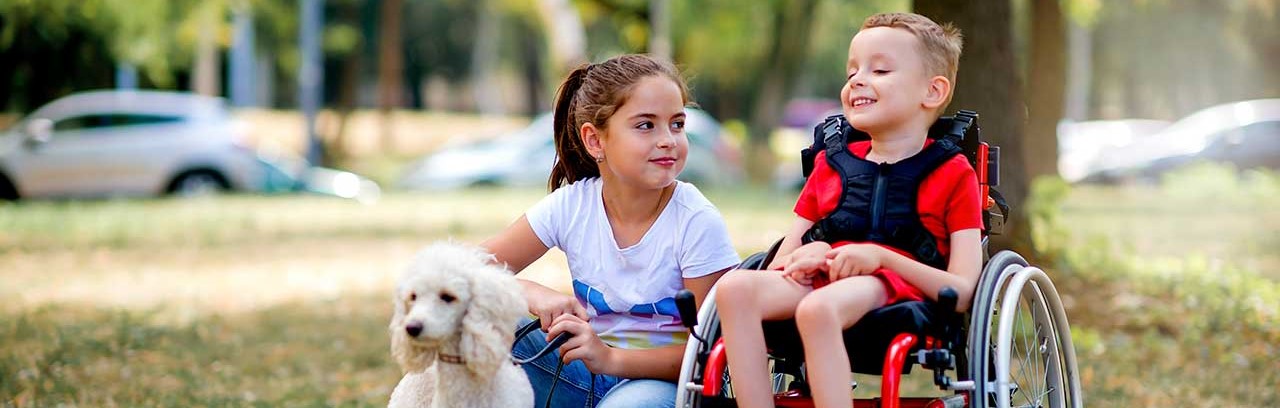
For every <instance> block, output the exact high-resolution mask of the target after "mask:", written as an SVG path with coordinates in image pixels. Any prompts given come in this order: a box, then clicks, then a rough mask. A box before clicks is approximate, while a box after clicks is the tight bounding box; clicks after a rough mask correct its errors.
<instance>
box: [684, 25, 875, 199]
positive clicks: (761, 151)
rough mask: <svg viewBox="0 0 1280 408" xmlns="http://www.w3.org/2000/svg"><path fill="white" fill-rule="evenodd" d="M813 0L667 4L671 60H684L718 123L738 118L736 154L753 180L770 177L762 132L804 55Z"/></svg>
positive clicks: (775, 118)
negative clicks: (743, 134)
mask: <svg viewBox="0 0 1280 408" xmlns="http://www.w3.org/2000/svg"><path fill="white" fill-rule="evenodd" d="M819 3H820V1H819V0H803V1H778V0H775V1H767V2H760V3H757V4H756V6H755V7H740V5H739V4H737V3H734V2H731V1H728V0H701V1H689V2H677V3H676V4H673V7H674V10H673V12H672V15H673V16H677V17H678V19H677V20H676V21H674V22H673V24H672V25H673V27H672V28H673V33H672V34H673V37H674V38H676V39H677V42H676V50H675V58H676V60H678V61H682V62H684V63H685V64H687V69H688V71H689V72H688V73H689V74H690V77H691V78H692V82H693V83H694V84H695V86H694V89H695V92H696V93H697V95H699V98H698V100H699V103H701V104H703V105H704V106H705V107H707V108H708V109H710V110H711V111H712V113H713V114H714V115H715V116H716V117H719V118H721V119H722V120H725V119H730V118H738V119H743V120H744V121H746V124H747V140H746V144H745V146H744V151H745V156H746V158H747V161H746V163H747V171H748V174H749V176H750V178H751V180H752V181H753V182H756V183H763V182H765V181H767V180H768V178H769V177H770V176H771V175H772V169H773V165H774V158H773V153H772V150H770V149H769V137H770V135H771V134H772V132H773V129H774V128H776V127H777V126H778V124H779V122H780V119H781V117H782V112H783V108H784V106H785V105H786V102H787V100H788V99H790V97H791V93H792V90H793V89H794V88H795V85H796V83H797V78H798V77H799V76H800V72H801V69H802V68H803V67H804V66H805V61H806V60H807V57H808V56H809V50H810V38H812V33H813V27H814V26H815V24H814V23H813V22H814V21H815V19H816V18H817V14H816V11H817V10H818V5H819ZM851 34H852V33H848V34H845V35H851ZM845 41H848V37H846V38H845ZM836 89H838V87H837V88H836Z"/></svg>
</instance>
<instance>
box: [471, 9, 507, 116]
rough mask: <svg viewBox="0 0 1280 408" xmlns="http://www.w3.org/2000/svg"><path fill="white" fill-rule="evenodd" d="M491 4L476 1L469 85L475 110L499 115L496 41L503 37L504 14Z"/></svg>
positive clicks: (499, 92)
mask: <svg viewBox="0 0 1280 408" xmlns="http://www.w3.org/2000/svg"><path fill="white" fill-rule="evenodd" d="M495 3H496V2H495V1H494V0H475V4H476V11H477V13H476V20H477V21H476V26H475V41H474V43H473V44H472V47H471V72H470V76H471V83H472V88H471V89H472V93H473V94H474V95H475V96H474V98H475V101H476V110H477V111H479V112H480V113H484V114H493V115H497V114H502V113H503V112H504V111H505V109H504V108H503V103H502V102H503V101H502V90H501V89H500V84H499V83H498V82H499V79H498V77H497V68H498V63H499V60H498V59H499V57H500V55H498V51H499V50H498V41H499V40H500V39H501V37H502V26H503V24H502V19H503V14H502V13H501V11H500V10H499V9H498V8H497V4H495Z"/></svg>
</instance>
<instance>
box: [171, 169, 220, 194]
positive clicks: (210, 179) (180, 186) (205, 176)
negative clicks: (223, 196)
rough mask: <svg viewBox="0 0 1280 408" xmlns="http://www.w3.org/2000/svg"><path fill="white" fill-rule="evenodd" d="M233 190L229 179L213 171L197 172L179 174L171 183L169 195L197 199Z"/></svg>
mask: <svg viewBox="0 0 1280 408" xmlns="http://www.w3.org/2000/svg"><path fill="white" fill-rule="evenodd" d="M230 189H231V185H230V184H229V183H227V179H226V178H224V177H222V175H221V174H218V172H215V171H212V170H195V171H188V172H186V173H182V174H179V175H178V177H174V179H173V182H171V183H169V189H168V191H167V192H168V193H169V194H170V195H174V196H179V197H197V196H206V195H211V194H217V193H222V192H225V191H227V190H230Z"/></svg>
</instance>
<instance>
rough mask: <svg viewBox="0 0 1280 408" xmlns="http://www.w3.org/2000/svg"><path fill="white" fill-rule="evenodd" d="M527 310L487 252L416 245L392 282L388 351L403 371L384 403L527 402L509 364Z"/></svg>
mask: <svg viewBox="0 0 1280 408" xmlns="http://www.w3.org/2000/svg"><path fill="white" fill-rule="evenodd" d="M527 310H528V307H527V305H526V303H525V301H524V297H523V296H522V295H521V291H520V287H519V285H518V284H517V283H516V280H515V277H514V276H512V275H511V273H510V272H508V271H507V270H505V269H504V268H502V267H500V266H496V265H494V262H493V256H492V255H489V254H488V253H485V252H484V251H483V250H481V249H480V248H475V247H470V246H465V245H460V244H455V243H436V244H433V245H431V246H428V247H427V248H425V249H423V250H422V251H421V252H419V253H418V255H417V257H416V258H414V260H413V262H412V264H411V265H410V266H409V269H408V270H407V271H405V273H404V275H403V276H402V277H401V279H400V283H399V285H398V287H397V288H396V294H395V315H394V316H392V318H391V325H390V331H391V354H392V356H393V357H395V360H396V362H397V363H398V364H400V367H401V369H403V371H404V372H405V376H404V378H403V379H401V380H400V383H399V384H398V385H396V388H395V390H394V391H392V393H391V401H390V403H389V406H391V407H451V408H452V407H529V406H533V389H532V388H530V386H529V379H528V377H526V376H525V373H524V371H522V370H521V369H520V368H519V367H517V366H515V365H514V364H513V363H512V362H511V343H512V341H513V340H514V339H513V336H514V334H513V330H514V328H515V326H516V323H517V321H518V320H519V319H520V317H521V316H524V315H525V314H526V313H527ZM412 331H419V332H418V333H417V335H416V336H414V335H410V332H412ZM441 355H451V356H460V357H461V358H462V360H463V362H462V363H461V364H459V363H457V362H446V361H443V360H440V358H439V356H441Z"/></svg>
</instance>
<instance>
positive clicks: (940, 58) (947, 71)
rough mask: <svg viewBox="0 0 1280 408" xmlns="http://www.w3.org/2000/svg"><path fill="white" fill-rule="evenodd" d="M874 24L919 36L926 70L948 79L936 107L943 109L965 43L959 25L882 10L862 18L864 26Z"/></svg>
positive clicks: (872, 25)
mask: <svg viewBox="0 0 1280 408" xmlns="http://www.w3.org/2000/svg"><path fill="white" fill-rule="evenodd" d="M873 27H889V28H901V29H903V30H907V31H908V32H910V33H911V34H912V35H914V36H915V37H916V38H917V39H919V40H920V54H921V55H922V57H923V59H924V69H925V72H927V73H929V74H930V75H941V76H944V77H946V78H947V80H948V81H951V90H952V92H951V94H950V95H947V100H946V101H944V102H943V103H942V106H939V107H938V112H939V113H941V112H942V111H944V110H946V109H947V105H948V104H950V103H951V96H952V95H955V84H956V71H957V70H958V69H959V68H960V51H961V49H962V48H963V43H964V39H963V37H962V36H961V35H960V29H958V28H955V26H952V25H951V23H946V24H943V25H938V23H935V22H933V20H930V19H929V18H928V17H925V16H922V15H919V14H914V13H881V14H876V15H873V16H871V17H867V19H866V21H863V22H862V29H863V30H866V29H868V28H873Z"/></svg>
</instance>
